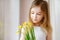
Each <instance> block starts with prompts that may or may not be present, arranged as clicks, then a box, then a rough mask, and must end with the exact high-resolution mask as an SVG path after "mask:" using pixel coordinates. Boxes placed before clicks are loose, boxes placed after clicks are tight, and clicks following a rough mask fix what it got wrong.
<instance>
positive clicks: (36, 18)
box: [31, 6, 43, 24]
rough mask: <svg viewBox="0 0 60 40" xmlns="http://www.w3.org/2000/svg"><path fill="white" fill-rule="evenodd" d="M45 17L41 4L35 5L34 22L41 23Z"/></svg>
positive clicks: (33, 10)
mask: <svg viewBox="0 0 60 40" xmlns="http://www.w3.org/2000/svg"><path fill="white" fill-rule="evenodd" d="M42 18H43V13H42V11H41V8H40V7H39V6H36V7H33V8H32V9H31V19H32V22H33V23H35V24H36V23H39V22H40V21H41V20H42Z"/></svg>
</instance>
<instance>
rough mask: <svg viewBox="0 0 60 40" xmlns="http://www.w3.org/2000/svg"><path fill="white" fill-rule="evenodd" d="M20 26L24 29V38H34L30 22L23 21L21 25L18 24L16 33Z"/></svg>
mask: <svg viewBox="0 0 60 40" xmlns="http://www.w3.org/2000/svg"><path fill="white" fill-rule="evenodd" d="M22 28H23V29H24V32H23V34H24V40H35V35H34V28H33V27H32V24H31V22H24V23H23V24H22V25H19V26H18V29H19V30H18V31H17V32H16V33H19V32H20V31H21V29H22Z"/></svg>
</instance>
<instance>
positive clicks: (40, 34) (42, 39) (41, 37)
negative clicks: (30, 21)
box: [34, 26, 46, 40]
mask: <svg viewBox="0 0 60 40" xmlns="http://www.w3.org/2000/svg"><path fill="white" fill-rule="evenodd" d="M34 33H35V38H36V40H46V33H45V32H44V31H43V30H42V28H41V27H38V26H37V27H34Z"/></svg>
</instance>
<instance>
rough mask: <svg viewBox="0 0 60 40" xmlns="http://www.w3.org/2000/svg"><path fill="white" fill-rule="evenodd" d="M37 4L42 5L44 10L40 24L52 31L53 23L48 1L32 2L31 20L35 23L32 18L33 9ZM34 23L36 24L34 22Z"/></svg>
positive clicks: (37, 0) (38, 0) (36, 0)
mask: <svg viewBox="0 0 60 40" xmlns="http://www.w3.org/2000/svg"><path fill="white" fill-rule="evenodd" d="M35 6H40V7H41V10H42V11H43V13H44V14H43V15H44V17H43V19H42V20H41V22H40V26H41V27H42V28H44V29H46V31H47V32H51V30H52V29H51V25H50V13H49V10H48V9H49V8H48V3H47V2H46V1H43V0H35V1H33V2H32V5H31V8H30V10H29V21H30V22H31V23H32V24H33V22H32V20H31V9H32V8H33V7H35ZM33 25H34V24H33Z"/></svg>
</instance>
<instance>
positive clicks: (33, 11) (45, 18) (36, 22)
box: [20, 0, 52, 40]
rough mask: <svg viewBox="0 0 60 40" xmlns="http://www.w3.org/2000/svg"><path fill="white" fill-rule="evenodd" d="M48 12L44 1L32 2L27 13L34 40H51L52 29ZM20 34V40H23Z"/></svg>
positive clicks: (36, 0)
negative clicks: (32, 27) (32, 28)
mask: <svg viewBox="0 0 60 40" xmlns="http://www.w3.org/2000/svg"><path fill="white" fill-rule="evenodd" d="M49 16H50V15H49V12H48V4H47V2H46V1H44V0H34V1H33V2H32V6H31V8H30V11H29V21H30V22H31V23H32V24H33V26H34V33H35V38H36V40H52V35H51V34H52V29H51V25H50V18H49ZM23 36H24V35H23V34H22V33H21V37H20V40H24V38H23Z"/></svg>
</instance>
